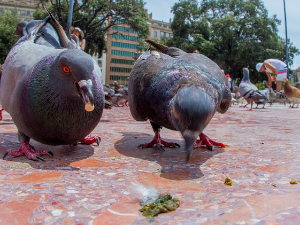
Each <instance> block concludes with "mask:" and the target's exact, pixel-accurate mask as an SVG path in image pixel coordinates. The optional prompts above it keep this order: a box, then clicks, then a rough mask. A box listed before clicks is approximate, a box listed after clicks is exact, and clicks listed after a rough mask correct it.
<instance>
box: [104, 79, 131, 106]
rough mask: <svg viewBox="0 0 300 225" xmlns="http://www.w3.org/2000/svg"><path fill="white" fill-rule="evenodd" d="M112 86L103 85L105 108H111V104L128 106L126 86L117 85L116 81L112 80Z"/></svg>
mask: <svg viewBox="0 0 300 225" xmlns="http://www.w3.org/2000/svg"><path fill="white" fill-rule="evenodd" d="M113 86H114V87H111V86H110V85H108V84H106V85H104V86H103V91H104V94H105V108H106V109H111V108H112V106H118V107H120V106H122V107H123V106H128V88H126V87H125V86H124V85H119V84H118V82H117V81H114V82H113Z"/></svg>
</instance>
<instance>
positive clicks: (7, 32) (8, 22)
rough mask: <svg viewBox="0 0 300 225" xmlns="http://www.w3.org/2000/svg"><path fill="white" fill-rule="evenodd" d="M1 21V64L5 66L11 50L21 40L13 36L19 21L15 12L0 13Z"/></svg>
mask: <svg viewBox="0 0 300 225" xmlns="http://www.w3.org/2000/svg"><path fill="white" fill-rule="evenodd" d="M0 21H1V22H0V64H3V63H4V60H5V58H6V56H7V54H8V52H9V50H10V49H11V47H12V46H13V45H14V44H15V43H16V41H17V40H18V38H19V36H14V35H13V33H14V32H15V30H16V27H17V24H18V22H19V20H18V19H17V17H16V16H15V11H12V12H10V11H6V12H4V13H0Z"/></svg>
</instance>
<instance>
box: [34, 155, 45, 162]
mask: <svg viewBox="0 0 300 225" xmlns="http://www.w3.org/2000/svg"><path fill="white" fill-rule="evenodd" d="M35 158H37V159H39V160H41V161H43V162H46V161H45V160H44V159H43V158H42V157H41V156H38V155H36V156H35Z"/></svg>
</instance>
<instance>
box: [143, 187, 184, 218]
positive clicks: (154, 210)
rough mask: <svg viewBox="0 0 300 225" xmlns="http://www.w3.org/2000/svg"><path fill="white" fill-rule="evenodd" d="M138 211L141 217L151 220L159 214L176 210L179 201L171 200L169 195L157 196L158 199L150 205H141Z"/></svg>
mask: <svg viewBox="0 0 300 225" xmlns="http://www.w3.org/2000/svg"><path fill="white" fill-rule="evenodd" d="M142 206H143V208H141V209H140V210H139V211H140V212H142V214H143V216H145V217H147V218H152V217H154V216H157V215H158V214H160V213H168V212H172V211H174V210H176V209H177V208H178V207H179V206H180V201H179V200H178V199H176V198H173V197H172V196H171V194H169V193H168V194H159V196H158V198H157V199H156V200H155V201H154V203H152V204H148V205H142Z"/></svg>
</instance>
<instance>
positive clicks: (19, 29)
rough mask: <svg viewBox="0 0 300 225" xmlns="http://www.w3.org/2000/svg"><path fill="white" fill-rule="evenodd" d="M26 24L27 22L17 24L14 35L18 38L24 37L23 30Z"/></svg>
mask: <svg viewBox="0 0 300 225" xmlns="http://www.w3.org/2000/svg"><path fill="white" fill-rule="evenodd" d="M27 24H28V22H27V21H20V22H19V23H18V24H17V28H16V30H15V32H14V35H19V36H20V37H23V36H25V30H24V28H25V27H26V25H27Z"/></svg>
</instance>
